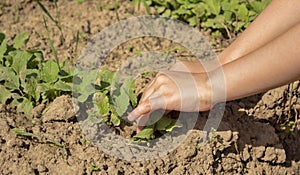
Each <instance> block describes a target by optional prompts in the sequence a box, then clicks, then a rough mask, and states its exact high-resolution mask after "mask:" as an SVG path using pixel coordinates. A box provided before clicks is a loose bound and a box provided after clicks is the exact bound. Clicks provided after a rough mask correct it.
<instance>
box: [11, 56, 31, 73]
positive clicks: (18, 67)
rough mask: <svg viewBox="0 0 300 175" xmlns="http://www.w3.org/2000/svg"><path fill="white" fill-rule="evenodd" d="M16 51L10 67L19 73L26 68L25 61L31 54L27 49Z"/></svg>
mask: <svg viewBox="0 0 300 175" xmlns="http://www.w3.org/2000/svg"><path fill="white" fill-rule="evenodd" d="M16 53H17V54H16V55H15V56H14V57H13V63H12V65H11V67H12V68H13V69H14V70H15V72H16V74H17V75H20V72H21V71H24V70H25V69H26V67H27V62H28V60H29V59H30V58H31V57H32V54H31V53H29V52H27V51H17V52H16Z"/></svg>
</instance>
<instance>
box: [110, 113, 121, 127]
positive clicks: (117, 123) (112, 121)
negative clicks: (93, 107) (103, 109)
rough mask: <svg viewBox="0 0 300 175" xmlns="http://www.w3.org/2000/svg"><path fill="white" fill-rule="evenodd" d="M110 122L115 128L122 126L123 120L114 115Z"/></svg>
mask: <svg viewBox="0 0 300 175" xmlns="http://www.w3.org/2000/svg"><path fill="white" fill-rule="evenodd" d="M110 121H111V123H112V124H113V125H114V126H120V124H121V119H120V118H119V117H118V116H116V115H114V114H111V116H110Z"/></svg>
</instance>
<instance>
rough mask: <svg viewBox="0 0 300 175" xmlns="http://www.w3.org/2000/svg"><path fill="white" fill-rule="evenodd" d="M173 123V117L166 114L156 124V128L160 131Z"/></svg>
mask: <svg viewBox="0 0 300 175" xmlns="http://www.w3.org/2000/svg"><path fill="white" fill-rule="evenodd" d="M171 123H172V119H171V118H169V117H166V116H162V117H161V119H160V120H158V121H157V123H156V124H155V129H157V130H159V131H165V130H166V128H167V127H168V126H169V125H170V124H171Z"/></svg>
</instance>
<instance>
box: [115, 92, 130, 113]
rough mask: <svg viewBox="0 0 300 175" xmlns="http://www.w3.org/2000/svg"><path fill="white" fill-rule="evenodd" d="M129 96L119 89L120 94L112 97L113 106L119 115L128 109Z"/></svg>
mask: <svg viewBox="0 0 300 175" xmlns="http://www.w3.org/2000/svg"><path fill="white" fill-rule="evenodd" d="M128 106H129V98H128V95H127V94H126V93H125V91H123V90H122V91H121V94H120V95H119V96H117V97H115V98H114V107H115V110H116V112H117V114H118V115H119V116H122V115H123V114H124V113H125V112H126V111H127V109H128Z"/></svg>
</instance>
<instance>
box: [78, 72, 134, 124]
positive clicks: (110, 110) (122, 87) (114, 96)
mask: <svg viewBox="0 0 300 175" xmlns="http://www.w3.org/2000/svg"><path fill="white" fill-rule="evenodd" d="M94 76H98V78H97V77H92V76H88V77H89V78H91V79H93V80H94V81H95V80H96V79H97V81H98V83H97V85H98V86H97V88H94V90H91V88H87V86H82V83H81V85H80V87H81V88H82V87H83V89H81V92H83V93H82V94H81V95H80V96H79V98H78V99H79V101H80V102H84V101H85V100H86V99H87V98H88V96H90V95H93V102H94V111H93V112H92V113H93V114H96V115H99V114H100V115H101V117H102V119H103V120H104V121H105V122H106V123H108V124H110V125H113V126H119V125H120V124H121V117H122V116H124V114H125V113H126V111H127V110H128V109H129V107H131V108H133V107H135V106H136V105H137V97H136V96H135V94H134V89H135V84H134V80H133V79H132V78H126V79H125V80H124V81H123V83H119V78H118V73H116V72H112V71H109V70H108V69H107V68H105V67H104V68H102V69H101V71H100V73H99V74H98V75H97V74H94ZM85 81H87V82H88V81H91V80H85ZM83 84H85V83H83ZM84 89H89V90H88V92H87V91H86V90H84ZM82 97H83V98H82Z"/></svg>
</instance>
